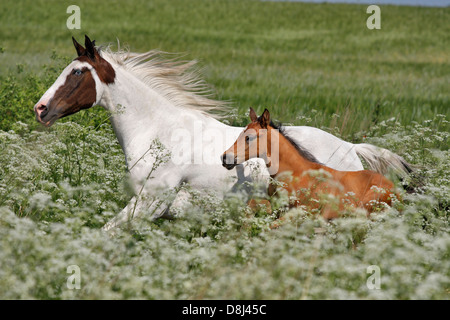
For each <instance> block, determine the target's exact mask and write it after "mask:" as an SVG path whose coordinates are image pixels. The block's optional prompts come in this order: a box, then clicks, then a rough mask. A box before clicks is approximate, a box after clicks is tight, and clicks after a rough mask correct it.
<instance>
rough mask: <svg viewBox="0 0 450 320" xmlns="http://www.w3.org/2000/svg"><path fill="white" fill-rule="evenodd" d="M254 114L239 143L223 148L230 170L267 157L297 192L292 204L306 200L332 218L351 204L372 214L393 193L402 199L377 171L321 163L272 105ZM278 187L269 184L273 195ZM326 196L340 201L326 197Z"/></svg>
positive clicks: (288, 186)
mask: <svg viewBox="0 0 450 320" xmlns="http://www.w3.org/2000/svg"><path fill="white" fill-rule="evenodd" d="M250 119H251V123H250V124H249V125H247V127H246V128H245V129H244V131H243V132H242V133H241V134H240V135H239V137H238V139H237V140H236V142H235V143H234V144H233V145H232V146H231V147H230V148H229V149H228V150H227V151H225V152H224V153H223V155H222V164H223V166H224V167H225V168H227V169H228V170H231V169H232V168H234V167H235V166H236V165H238V164H241V163H243V162H244V161H247V160H248V159H251V158H262V159H264V160H265V162H266V165H267V167H268V169H269V172H270V175H271V177H272V178H274V179H275V180H277V181H278V182H280V183H281V185H282V188H283V189H285V190H287V191H288V193H289V195H290V196H292V195H294V196H295V197H293V199H294V200H291V201H290V207H294V206H299V205H305V206H307V207H308V208H309V209H315V211H316V212H320V213H321V214H322V216H323V217H324V218H326V219H332V218H336V217H338V215H339V213H340V212H342V211H343V210H344V209H345V207H346V206H348V205H352V206H356V207H362V208H365V209H366V210H367V211H368V213H370V212H373V211H374V210H375V209H376V208H377V207H379V205H380V203H386V204H387V205H389V206H390V205H391V204H392V199H393V197H394V196H395V197H397V198H398V194H397V193H396V192H395V190H394V183H393V182H392V181H390V180H388V179H387V178H386V177H384V176H383V175H381V174H379V173H377V172H374V171H370V170H360V171H338V170H334V169H332V168H329V167H327V166H324V165H322V164H320V163H318V161H317V160H316V159H315V158H314V157H313V156H312V155H311V154H310V153H309V152H307V151H305V150H304V149H302V148H301V146H298V145H296V144H295V143H294V142H293V140H292V139H290V138H289V137H288V136H287V135H285V133H284V131H283V129H282V128H278V127H277V126H275V125H274V124H273V123H272V122H271V121H270V113H269V111H268V110H267V109H266V110H264V113H263V114H262V115H261V116H260V117H258V116H257V115H256V113H255V111H254V110H253V109H251V108H250ZM275 192H276V187H273V185H272V186H271V187H269V196H272V195H273V194H274V193H275ZM330 196H331V197H330ZM324 198H327V199H330V198H331V199H335V200H337V201H335V202H334V203H333V201H328V200H327V201H322V200H323V199H324ZM251 203H252V201H251V202H250V203H249V204H251ZM253 204H254V202H253Z"/></svg>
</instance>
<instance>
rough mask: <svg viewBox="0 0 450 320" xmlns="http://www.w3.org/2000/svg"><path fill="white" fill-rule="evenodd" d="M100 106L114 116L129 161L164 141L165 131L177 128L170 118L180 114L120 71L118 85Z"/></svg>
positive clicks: (161, 98)
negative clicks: (156, 143) (155, 143)
mask: <svg viewBox="0 0 450 320" xmlns="http://www.w3.org/2000/svg"><path fill="white" fill-rule="evenodd" d="M100 104H101V105H102V106H103V107H104V108H105V109H107V110H108V111H109V112H110V113H111V124H112V126H113V128H114V131H115V133H116V136H117V139H118V140H119V143H120V145H121V146H122V149H123V151H124V153H125V156H126V157H127V160H128V161H130V160H131V159H132V158H139V157H141V156H142V155H143V154H144V153H145V152H147V151H148V148H149V146H150V144H151V142H152V141H153V140H154V139H155V138H160V139H161V135H164V133H166V132H167V131H168V130H163V129H164V128H166V129H168V128H170V127H171V126H173V125H174V124H173V117H169V116H168V115H173V114H178V112H177V108H176V107H175V106H174V105H173V104H172V103H171V102H170V101H169V100H168V99H167V98H165V97H164V96H163V95H161V94H159V93H157V92H156V91H155V90H153V89H152V88H150V87H148V86H147V85H145V84H144V83H143V82H141V81H140V80H139V79H137V78H136V77H135V76H133V75H132V74H130V73H128V72H127V71H125V70H122V69H121V68H117V69H116V79H115V82H114V83H113V84H111V85H109V86H108V87H107V89H106V90H105V94H104V97H103V98H102V100H101V102H100ZM131 161H132V160H131ZM129 164H130V163H129Z"/></svg>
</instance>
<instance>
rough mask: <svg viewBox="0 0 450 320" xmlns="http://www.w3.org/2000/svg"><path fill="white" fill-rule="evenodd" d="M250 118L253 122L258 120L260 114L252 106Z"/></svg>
mask: <svg viewBox="0 0 450 320" xmlns="http://www.w3.org/2000/svg"><path fill="white" fill-rule="evenodd" d="M250 120H252V122H256V121H258V116H257V115H256V112H255V110H253V108H251V107H250Z"/></svg>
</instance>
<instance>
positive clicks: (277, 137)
mask: <svg viewBox="0 0 450 320" xmlns="http://www.w3.org/2000/svg"><path fill="white" fill-rule="evenodd" d="M268 143H269V145H271V146H272V148H275V150H271V151H272V152H271V161H276V162H277V163H275V168H277V171H276V172H275V173H273V174H272V177H273V178H274V177H276V176H277V175H278V174H280V173H283V172H286V171H287V172H292V173H293V174H294V175H296V174H301V173H302V172H304V171H306V170H310V169H317V166H318V164H317V163H314V162H311V161H309V160H307V159H305V158H304V157H303V156H302V155H301V154H300V153H299V152H298V151H297V149H296V148H295V147H294V146H293V145H292V143H291V142H290V141H288V140H287V139H286V138H285V137H284V136H283V135H282V134H281V133H279V132H278V131H277V130H272V133H271V141H269V142H268ZM274 152H278V154H277V155H276V154H275V155H274Z"/></svg>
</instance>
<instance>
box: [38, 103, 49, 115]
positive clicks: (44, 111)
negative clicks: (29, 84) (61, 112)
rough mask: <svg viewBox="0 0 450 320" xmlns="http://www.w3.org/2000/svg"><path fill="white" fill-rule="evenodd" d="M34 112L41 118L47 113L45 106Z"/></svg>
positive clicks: (42, 105)
mask: <svg viewBox="0 0 450 320" xmlns="http://www.w3.org/2000/svg"><path fill="white" fill-rule="evenodd" d="M36 111H37V112H38V113H39V115H40V116H41V117H43V116H45V115H46V114H47V113H48V108H47V106H46V105H45V104H41V105H39V106H38V107H37V108H36Z"/></svg>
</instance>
